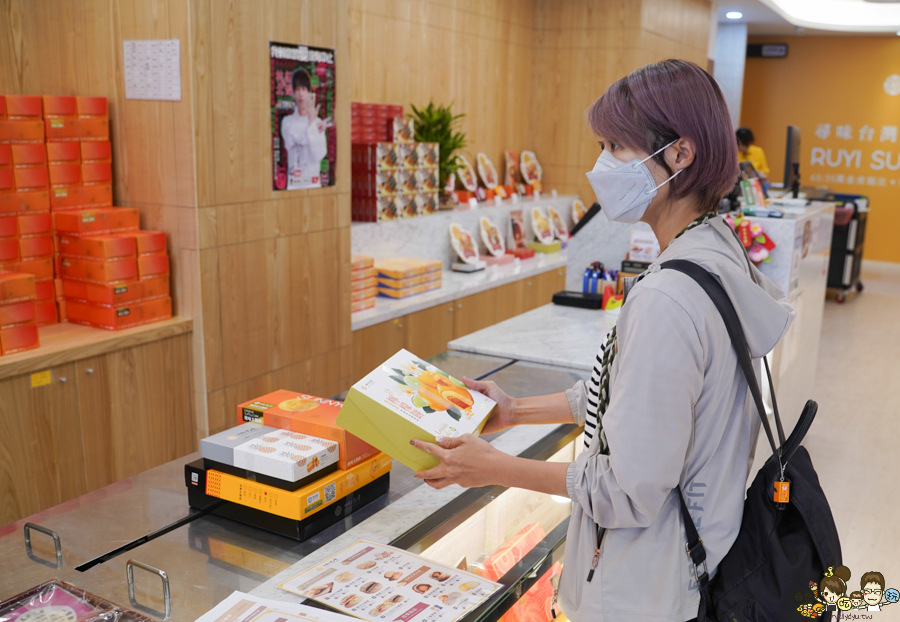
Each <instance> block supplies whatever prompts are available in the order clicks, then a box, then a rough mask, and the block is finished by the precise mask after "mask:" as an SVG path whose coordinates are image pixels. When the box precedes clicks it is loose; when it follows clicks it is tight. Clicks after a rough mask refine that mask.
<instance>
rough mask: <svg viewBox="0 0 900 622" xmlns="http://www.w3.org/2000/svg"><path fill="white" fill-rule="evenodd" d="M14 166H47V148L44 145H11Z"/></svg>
mask: <svg viewBox="0 0 900 622" xmlns="http://www.w3.org/2000/svg"><path fill="white" fill-rule="evenodd" d="M9 150H10V154H11V155H12V164H13V168H29V167H33V166H46V164H47V148H46V147H45V146H44V145H10V147H9Z"/></svg>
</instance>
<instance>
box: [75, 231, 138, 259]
mask: <svg viewBox="0 0 900 622" xmlns="http://www.w3.org/2000/svg"><path fill="white" fill-rule="evenodd" d="M135 250H136V245H135V242H134V238H133V237H131V236H128V235H91V236H84V237H73V236H68V235H61V236H59V254H60V255H62V256H63V257H81V258H84V259H103V260H112V259H119V258H122V257H134V256H135Z"/></svg>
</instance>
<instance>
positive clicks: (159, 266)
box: [137, 253, 169, 279]
mask: <svg viewBox="0 0 900 622" xmlns="http://www.w3.org/2000/svg"><path fill="white" fill-rule="evenodd" d="M137 266H138V278H140V279H149V278H153V277H157V276H164V275H167V274H169V255H168V254H167V253H156V254H154V255H141V256H140V257H138V258H137Z"/></svg>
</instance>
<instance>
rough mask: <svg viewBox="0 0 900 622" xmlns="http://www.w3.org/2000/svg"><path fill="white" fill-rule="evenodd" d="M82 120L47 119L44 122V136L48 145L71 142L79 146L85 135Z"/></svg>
mask: <svg viewBox="0 0 900 622" xmlns="http://www.w3.org/2000/svg"><path fill="white" fill-rule="evenodd" d="M83 123H84V122H83V121H82V120H81V119H47V120H46V121H44V136H45V137H46V141H47V143H48V144H49V143H55V142H71V143H75V144H78V143H79V142H80V141H81V136H82V135H83V134H84V129H83V128H82V124H83Z"/></svg>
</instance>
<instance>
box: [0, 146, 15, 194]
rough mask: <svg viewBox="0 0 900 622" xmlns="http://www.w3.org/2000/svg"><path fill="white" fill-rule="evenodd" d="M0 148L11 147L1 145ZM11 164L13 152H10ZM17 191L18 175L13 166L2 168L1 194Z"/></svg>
mask: <svg viewBox="0 0 900 622" xmlns="http://www.w3.org/2000/svg"><path fill="white" fill-rule="evenodd" d="M0 147H9V145H0ZM10 162H12V152H11V151H10ZM15 191H16V174H15V173H14V172H13V170H12V165H10V166H5V167H3V168H0V194H8V193H12V192H15Z"/></svg>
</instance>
